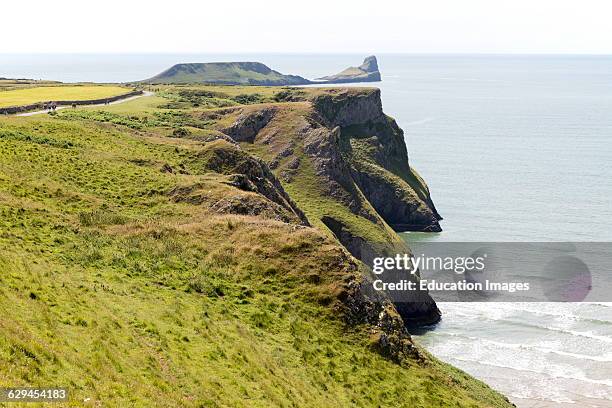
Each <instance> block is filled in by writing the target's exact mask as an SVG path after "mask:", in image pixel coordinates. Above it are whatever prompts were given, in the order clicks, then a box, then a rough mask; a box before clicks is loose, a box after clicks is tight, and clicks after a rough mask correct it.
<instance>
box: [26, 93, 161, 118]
mask: <svg viewBox="0 0 612 408" xmlns="http://www.w3.org/2000/svg"><path fill="white" fill-rule="evenodd" d="M153 95H155V93H154V92H149V91H143V93H142V95H136V96H130V97H129V98H125V99H120V100H118V101H115V102H111V103H109V104H108V105H117V104H119V103H124V102H129V101H132V100H134V99H138V98H143V97H145V96H153ZM108 105H105V104H103V103H101V104H98V105H79V106H77V108H95V107H98V106H108ZM67 108H71V106H58V107H57V108H56V109H55V110H60V109H67ZM48 112H49V110H48V109H47V110H39V111H34V112H25V113H18V114H16V115H15V116H34V115H40V114H41V113H48Z"/></svg>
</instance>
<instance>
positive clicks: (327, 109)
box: [312, 89, 405, 149]
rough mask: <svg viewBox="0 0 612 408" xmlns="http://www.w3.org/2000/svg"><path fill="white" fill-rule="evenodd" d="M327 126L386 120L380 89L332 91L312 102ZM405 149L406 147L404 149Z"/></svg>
mask: <svg viewBox="0 0 612 408" xmlns="http://www.w3.org/2000/svg"><path fill="white" fill-rule="evenodd" d="M312 103H313V105H314V107H315V110H316V111H317V112H318V113H319V114H320V115H321V116H322V117H323V118H324V119H325V120H326V121H327V126H331V127H333V126H342V127H344V126H350V125H359V124H363V123H367V122H380V121H384V120H385V114H384V113H383V109H382V101H381V98H380V90H379V89H368V90H360V92H355V91H354V90H351V89H337V90H330V91H329V92H327V93H324V94H322V95H320V96H317V97H315V98H314V99H313V101H312ZM404 149H405V147H404Z"/></svg>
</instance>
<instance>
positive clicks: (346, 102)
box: [218, 88, 441, 324]
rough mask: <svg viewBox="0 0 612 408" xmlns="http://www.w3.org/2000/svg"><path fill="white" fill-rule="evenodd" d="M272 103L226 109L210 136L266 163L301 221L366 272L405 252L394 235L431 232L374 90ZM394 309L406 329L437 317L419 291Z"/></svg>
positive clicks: (426, 208) (424, 199) (308, 94)
mask: <svg viewBox="0 0 612 408" xmlns="http://www.w3.org/2000/svg"><path fill="white" fill-rule="evenodd" d="M277 99H279V100H281V101H282V103H278V104H256V105H252V106H248V107H243V108H240V109H231V110H229V111H227V110H226V111H225V112H224V115H223V117H224V119H223V121H221V122H222V123H223V126H219V127H218V130H219V131H220V132H222V133H223V134H224V135H226V136H228V137H230V138H231V140H232V141H233V142H235V143H238V144H239V146H240V147H241V148H243V149H244V150H247V151H249V152H250V153H252V154H254V155H256V156H258V157H261V158H262V159H263V160H264V161H265V162H266V163H267V164H268V166H269V167H270V169H272V171H273V173H274V174H275V176H276V177H278V179H279V180H280V183H281V184H282V186H283V188H284V190H285V191H286V192H287V194H288V195H289V197H291V199H292V200H293V201H294V202H295V204H296V206H297V207H298V208H299V209H300V210H301V211H303V213H304V214H305V216H306V218H307V219H308V222H309V223H310V224H312V225H313V226H315V227H317V228H319V229H320V230H323V231H327V232H328V233H329V234H330V236H332V237H334V238H335V239H337V240H338V241H339V242H340V243H341V244H342V245H343V246H344V247H345V248H346V249H347V250H348V251H349V252H350V254H351V255H353V256H354V257H355V258H357V259H358V260H360V261H361V262H362V263H363V264H364V265H366V266H371V265H372V262H373V259H374V258H375V257H380V256H394V255H395V254H398V253H399V254H404V253H410V248H409V247H408V246H407V245H406V243H405V242H404V241H403V240H402V239H401V238H400V237H399V236H398V235H397V234H396V231H440V230H441V228H440V224H439V220H440V219H441V217H440V215H439V214H438V212H437V211H436V209H435V206H434V204H433V202H432V200H431V197H430V194H429V190H428V188H427V185H426V184H425V182H424V181H423V180H422V179H421V178H420V177H419V176H418V175H417V173H416V172H415V171H414V170H413V169H411V168H410V165H409V162H408V155H407V149H406V145H405V142H404V137H403V132H402V130H401V129H400V128H399V127H398V126H397V124H396V123H395V121H394V120H393V119H392V118H390V117H388V116H386V115H385V114H384V112H383V110H382V102H381V98H380V91H379V90H378V89H370V88H368V89H356V88H352V89H309V90H304V89H286V90H284V91H283V92H281V93H279V95H277ZM362 291H365V292H371V289H370V288H369V287H368V285H364V287H363V288H362ZM395 308H396V309H397V311H398V313H399V315H400V316H401V318H402V319H403V321H404V322H405V323H406V324H432V323H435V322H437V321H438V320H439V318H440V312H439V310H438V308H437V307H436V305H435V302H434V301H433V300H432V299H431V298H430V297H429V296H428V295H426V294H424V295H423V294H421V295H418V296H416V295H415V297H412V298H410V299H408V300H407V301H406V300H405V301H402V302H396V303H395Z"/></svg>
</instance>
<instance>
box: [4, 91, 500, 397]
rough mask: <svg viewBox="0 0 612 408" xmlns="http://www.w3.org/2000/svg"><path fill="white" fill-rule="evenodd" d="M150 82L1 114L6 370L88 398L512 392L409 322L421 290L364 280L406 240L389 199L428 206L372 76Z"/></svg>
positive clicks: (428, 215)
mask: <svg viewBox="0 0 612 408" xmlns="http://www.w3.org/2000/svg"><path fill="white" fill-rule="evenodd" d="M155 88H156V89H158V90H159V91H158V95H159V96H156V97H148V98H140V99H138V100H136V101H131V102H126V103H125V104H121V105H115V106H107V107H101V108H99V109H78V108H77V109H69V110H68V109H67V110H62V111H59V112H58V113H57V114H56V115H53V116H49V115H38V116H33V117H30V118H20V117H5V116H2V117H0V168H1V169H2V172H0V180H2V186H3V193H2V197H1V199H0V225H2V233H1V234H0V267H1V268H2V270H3V271H5V272H6V273H3V274H1V275H0V281H1V283H2V285H1V287H2V288H4V289H3V293H2V294H3V296H0V308H2V309H6V310H17V311H18V312H19V313H18V314H19V316H20V319H14V317H13V316H12V315H11V314H4V315H1V316H0V326H2V327H3V336H2V337H1V338H0V343H2V346H3V347H2V349H3V350H7V352H6V353H0V376H2V378H4V379H5V381H6V382H7V383H10V384H19V383H28V384H49V383H61V384H66V385H67V386H68V387H70V393H71V403H72V402H74V401H75V403H78V401H83V400H86V399H87V401H90V403H91V404H93V405H100V406H102V405H109V406H131V405H137V406H168V407H179V406H194V407H196V406H231V407H241V406H249V407H250V406H271V405H274V406H297V407H311V406H342V407H344V406H347V407H352V406H356V407H357V406H359V407H375V406H405V405H410V406H411V407H423V408H425V407H431V406H470V407H509V406H511V404H509V403H508V401H507V399H505V398H504V397H503V396H501V395H500V394H498V393H496V392H495V391H494V390H491V389H490V388H488V387H487V386H486V385H485V384H483V383H481V382H479V381H477V380H475V379H474V378H472V377H470V376H469V375H467V374H465V373H463V372H461V371H459V370H457V369H455V368H453V367H451V366H449V365H447V364H444V363H442V362H440V361H438V360H436V359H435V358H434V357H432V356H430V355H429V354H428V353H427V352H426V351H425V350H423V349H422V348H421V347H420V346H419V345H418V344H416V343H415V342H414V341H413V339H412V337H411V336H410V333H409V330H408V329H407V327H406V323H408V322H413V323H430V322H433V321H435V320H437V318H438V317H439V313H438V310H437V308H436V307H435V304H434V303H433V301H432V300H431V299H430V298H429V297H428V296H426V295H424V296H423V298H420V299H411V301H410V302H397V301H396V302H395V303H394V302H393V301H394V300H395V299H392V298H391V297H390V296H388V295H387V294H385V293H381V292H374V291H372V290H371V276H370V272H371V271H370V270H369V268H368V263H369V261H370V260H371V257H372V256H375V255H376V254H378V255H383V254H392V253H396V252H403V251H408V250H409V249H408V248H407V247H406V244H405V243H404V242H403V241H402V240H401V239H400V238H399V236H398V235H397V234H396V233H395V232H394V230H393V228H392V225H393V222H392V221H393V220H395V219H396V218H398V219H399V217H400V216H401V215H402V214H401V213H396V212H394V211H389V209H387V208H385V206H384V202H385V200H391V201H392V202H393V203H394V206H397V207H401V208H403V209H404V210H403V211H405V214H407V215H408V216H409V217H412V218H410V222H409V224H411V225H413V227H414V228H415V229H419V228H420V229H426V228H428V227H430V226H431V225H437V224H435V222H434V221H437V219H438V216H437V213H436V212H435V209H434V208H433V205H432V204H431V199H430V198H429V194H428V191H427V187H426V186H425V184H424V183H423V182H422V181H421V180H420V178H418V177H416V173H414V171H413V170H412V169H411V167H410V165H409V163H408V161H407V160H408V157H407V155H406V147H405V145H404V143H403V139H402V136H401V131H400V130H399V129H398V128H397V126H396V125H395V124H394V122H393V120H391V119H390V118H388V117H387V116H386V115H384V113H383V111H382V106H381V101H380V94H379V91H378V90H375V89H336V90H331V89H327V90H321V89H296V88H287V89H278V88H265V87H225V86H219V87H214V86H176V87H174V86H163V85H157V86H156V87H155ZM372 180H374V181H372ZM376 183H379V184H381V185H380V186H377V185H376ZM396 190H397V191H396ZM391 192H393V193H391ZM394 217H396V218H394Z"/></svg>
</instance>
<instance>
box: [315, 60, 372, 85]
mask: <svg viewBox="0 0 612 408" xmlns="http://www.w3.org/2000/svg"><path fill="white" fill-rule="evenodd" d="M380 80H381V78H380V71H379V70H378V61H377V60H376V57H375V56H374V55H370V56H369V57H366V59H364V60H363V64H361V65H360V66H358V67H349V68H347V69H345V70H344V71H342V72H340V73H338V74H336V75H329V76H324V77H322V78H317V81H322V82H325V83H330V84H342V83H350V82H379V81H380Z"/></svg>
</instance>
